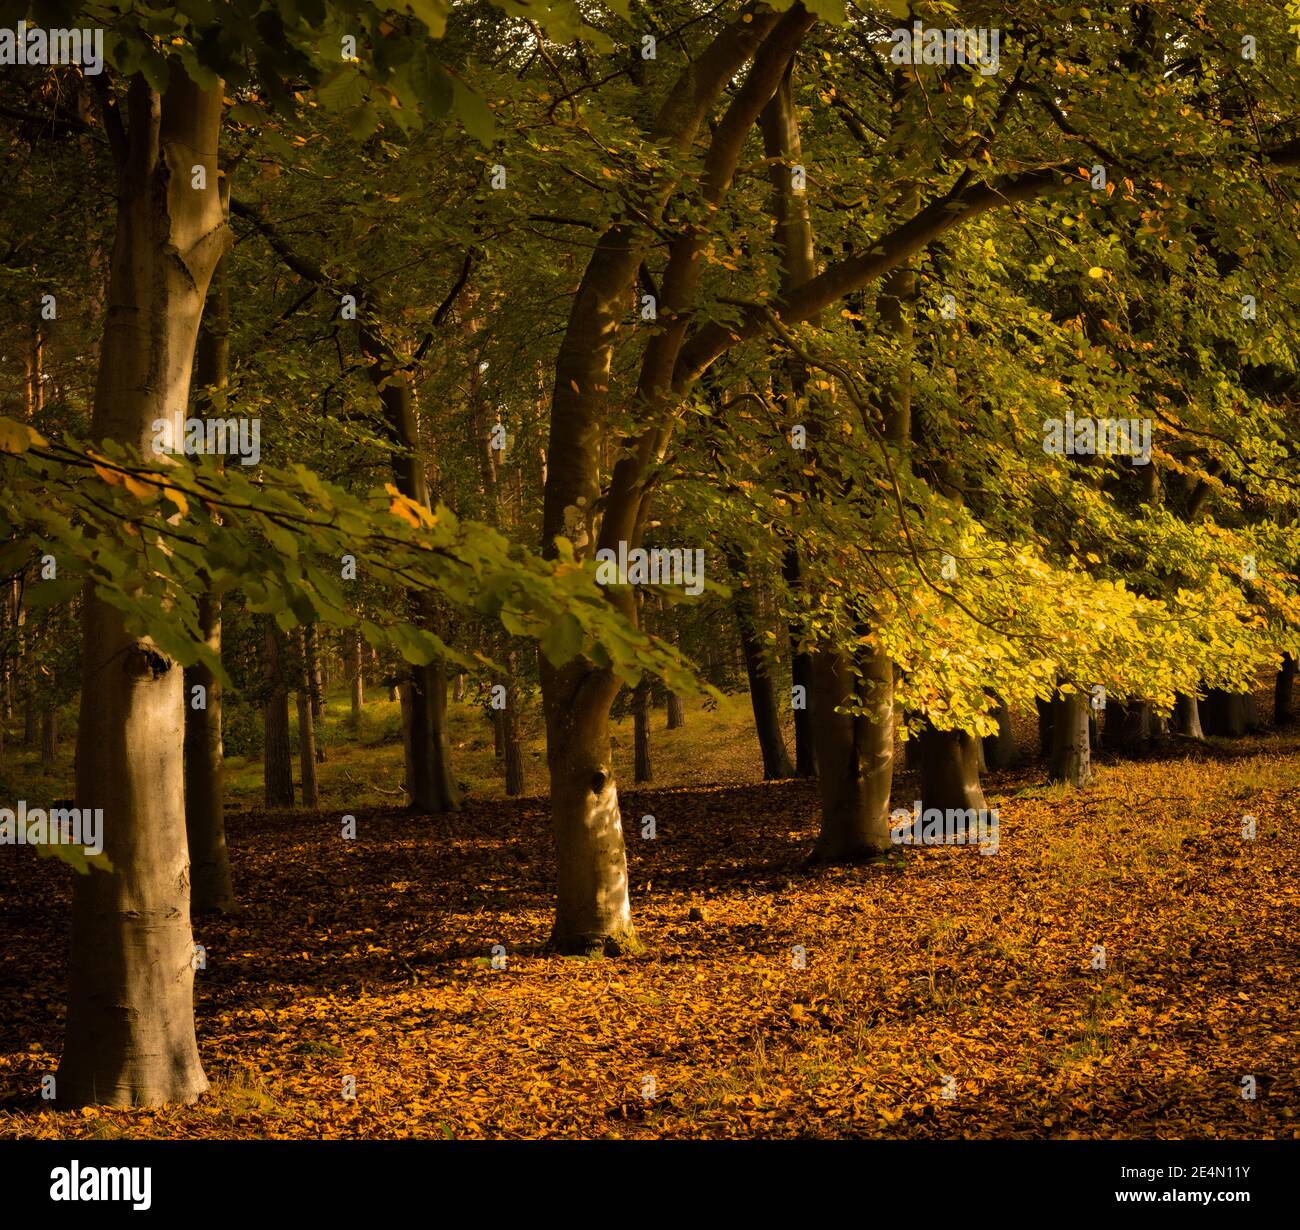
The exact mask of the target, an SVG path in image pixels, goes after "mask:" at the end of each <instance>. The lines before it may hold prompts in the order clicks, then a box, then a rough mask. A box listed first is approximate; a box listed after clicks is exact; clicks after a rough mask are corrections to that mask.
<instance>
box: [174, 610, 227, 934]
mask: <svg viewBox="0 0 1300 1230" xmlns="http://www.w3.org/2000/svg"><path fill="white" fill-rule="evenodd" d="M199 626H200V629H201V630H202V633H203V638H204V640H205V641H206V642H207V643H208V645H209V646H210V647H211V648H212V649H213V650H214V651H215V652H217V653H220V652H221V600H220V599H219V598H216V597H214V596H213V595H212V594H210V593H205V594H203V595H202V596H201V597H200V598H199ZM195 687H201V688H203V689H204V698H205V702H206V707H205V708H202V709H195V708H194V705H193V697H194V688H195ZM184 693H185V836H186V841H187V844H188V846H189V853H190V893H191V901H190V912H191V913H192V914H194V915H199V914H209V913H215V914H224V913H226V912H227V911H229V910H232V909H233V908H234V905H235V891H234V887H233V885H232V883H231V879H230V853H229V851H228V849H227V847H226V819H225V760H224V754H223V751H222V743H221V705H222V693H221V680H220V679H218V678H217V676H216V675H215V674H214V673H213V671H212V670H211V668H209V667H208V666H206V665H205V664H204V663H202V662H196V663H195V664H194V665H193V666H187V667H186V668H185V688H184Z"/></svg>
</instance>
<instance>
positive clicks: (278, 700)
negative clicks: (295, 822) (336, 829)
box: [262, 621, 293, 807]
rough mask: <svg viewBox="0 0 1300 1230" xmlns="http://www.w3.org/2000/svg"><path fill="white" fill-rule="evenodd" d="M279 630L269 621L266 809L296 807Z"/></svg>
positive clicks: (266, 644)
mask: <svg viewBox="0 0 1300 1230" xmlns="http://www.w3.org/2000/svg"><path fill="white" fill-rule="evenodd" d="M283 658H284V653H283V644H282V641H281V637H280V631H279V629H278V628H276V626H275V625H274V623H271V622H269V621H268V623H267V629H266V639H265V641H264V658H263V672H264V677H265V687H266V699H265V701H264V702H263V706H262V723H263V726H264V727H265V740H264V742H265V748H264V749H263V753H262V783H263V786H264V787H265V791H266V795H265V797H266V805H267V807H292V806H293V755H292V753H291V752H290V750H289V687H288V684H287V683H286V682H285V666H284V662H283Z"/></svg>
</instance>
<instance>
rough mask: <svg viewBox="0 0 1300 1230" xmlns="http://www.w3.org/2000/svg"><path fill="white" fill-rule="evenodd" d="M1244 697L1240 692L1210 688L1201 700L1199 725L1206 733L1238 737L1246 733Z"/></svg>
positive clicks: (1220, 736) (1229, 737)
mask: <svg viewBox="0 0 1300 1230" xmlns="http://www.w3.org/2000/svg"><path fill="white" fill-rule="evenodd" d="M1246 718H1247V710H1246V698H1245V696H1244V695H1243V694H1242V693H1240V692H1225V691H1224V690H1223V689H1222V688H1211V689H1210V690H1209V691H1208V692H1207V693H1206V694H1205V700H1204V701H1202V702H1201V727H1202V729H1203V730H1204V731H1205V733H1206V734H1207V735H1215V736H1218V737H1219V738H1224V739H1240V738H1241V737H1242V736H1243V735H1244V734H1245V733H1246V725H1247V721H1246Z"/></svg>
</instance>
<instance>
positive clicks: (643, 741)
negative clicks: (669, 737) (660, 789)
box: [632, 676, 655, 783]
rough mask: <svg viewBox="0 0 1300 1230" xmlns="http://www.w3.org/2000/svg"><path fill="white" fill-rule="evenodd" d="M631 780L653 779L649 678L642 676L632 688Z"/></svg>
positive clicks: (645, 780)
mask: <svg viewBox="0 0 1300 1230" xmlns="http://www.w3.org/2000/svg"><path fill="white" fill-rule="evenodd" d="M632 745H633V757H632V760H633V769H632V780H633V781H635V782H638V783H639V782H652V781H654V777H655V774H654V767H653V766H652V765H651V763H650V680H648V679H646V678H645V677H644V676H643V677H642V679H641V681H640V682H639V683H638V684H637V685H636V687H635V688H633V689H632Z"/></svg>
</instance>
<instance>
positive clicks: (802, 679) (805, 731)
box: [781, 543, 817, 777]
mask: <svg viewBox="0 0 1300 1230" xmlns="http://www.w3.org/2000/svg"><path fill="white" fill-rule="evenodd" d="M781 572H782V575H783V576H784V577H785V583H786V585H787V586H790V587H791V588H794V587H796V586H798V585H800V584H802V581H803V568H802V566H801V564H800V563H799V549H798V547H796V546H795V545H794V544H793V543H792V544H791V545H789V546H788V547H786V549H785V555H784V558H783V561H782V567H781ZM801 635H802V629H801V628H800V626H799V625H798V624H797V623H794V622H792V623H791V624H790V627H789V638H790V686H791V688H792V689H794V690H793V691H792V693H791V695H792V696H799V697H801V698H802V700H803V704H802V707H797V708H795V709H794V775H795V776H796V777H816V776H817V745H816V742H815V740H814V738H813V711H812V694H813V681H812V654H811V653H809V652H808V651H807V650H806V649H800V648H799V644H800V637H801Z"/></svg>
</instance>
